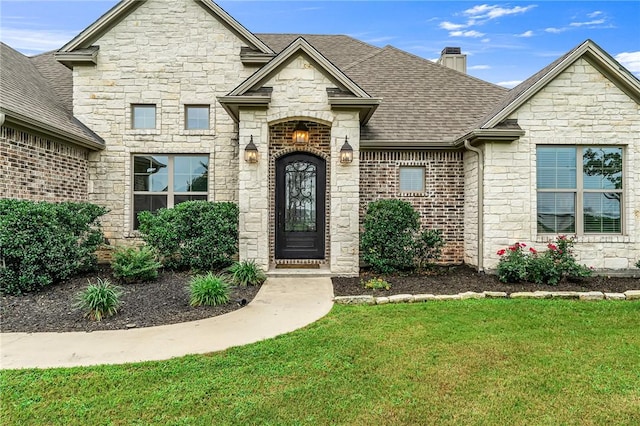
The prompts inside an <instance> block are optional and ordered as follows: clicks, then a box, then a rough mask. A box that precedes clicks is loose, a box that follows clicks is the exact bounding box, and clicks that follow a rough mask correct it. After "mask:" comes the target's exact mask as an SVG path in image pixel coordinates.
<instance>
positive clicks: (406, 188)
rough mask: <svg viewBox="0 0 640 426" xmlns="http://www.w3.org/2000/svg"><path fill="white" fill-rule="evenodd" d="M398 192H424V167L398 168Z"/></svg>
mask: <svg viewBox="0 0 640 426" xmlns="http://www.w3.org/2000/svg"><path fill="white" fill-rule="evenodd" d="M400 192H424V167H400Z"/></svg>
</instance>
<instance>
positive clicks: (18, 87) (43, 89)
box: [0, 43, 104, 149]
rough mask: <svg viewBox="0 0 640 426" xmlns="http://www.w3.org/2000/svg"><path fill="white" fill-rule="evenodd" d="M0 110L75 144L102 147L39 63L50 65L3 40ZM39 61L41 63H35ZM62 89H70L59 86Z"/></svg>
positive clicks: (12, 119)
mask: <svg viewBox="0 0 640 426" xmlns="http://www.w3.org/2000/svg"><path fill="white" fill-rule="evenodd" d="M0 59H1V60H0V63H2V78H1V79H0V111H2V113H3V114H5V115H6V120H7V121H8V122H11V123H15V124H17V125H20V126H24V127H28V128H31V129H35V130H37V131H39V132H42V133H45V134H47V135H51V136H56V137H59V138H64V139H67V140H69V141H71V142H74V143H76V144H79V145H82V146H85V147H88V148H91V149H101V148H103V147H104V141H103V140H102V139H101V138H100V137H99V136H97V135H96V134H95V133H93V132H92V131H91V130H89V129H88V128H87V127H85V126H84V125H83V124H82V123H80V121H78V120H77V119H76V118H74V117H73V115H72V113H71V110H70V109H68V106H69V105H68V99H65V98H64V97H61V96H60V95H59V94H58V93H56V91H54V90H53V89H52V88H51V85H50V84H49V82H48V81H47V79H46V78H45V77H44V76H43V74H41V73H40V71H39V67H41V68H43V67H44V68H47V67H46V66H45V65H43V63H44V62H45V61H43V60H42V58H39V59H36V60H35V61H32V60H30V58H28V57H26V56H24V55H23V54H21V53H19V52H17V51H15V50H13V49H12V48H11V47H9V46H7V45H6V44H4V43H0ZM36 64H38V65H36ZM60 89H61V92H60V93H62V92H65V91H66V90H67V89H69V88H67V89H65V88H63V87H62V86H60Z"/></svg>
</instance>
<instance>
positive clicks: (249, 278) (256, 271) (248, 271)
mask: <svg viewBox="0 0 640 426" xmlns="http://www.w3.org/2000/svg"><path fill="white" fill-rule="evenodd" d="M227 271H228V272H229V274H230V275H229V278H230V279H231V281H232V282H233V283H234V284H235V285H241V286H243V287H246V286H248V285H260V284H262V283H263V282H265V280H266V279H267V276H266V275H265V273H264V272H263V271H262V269H260V267H259V266H258V265H257V264H256V262H255V260H243V261H242V262H235V263H234V264H233V265H231V266H230V267H229V268H228V269H227Z"/></svg>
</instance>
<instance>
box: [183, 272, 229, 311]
mask: <svg viewBox="0 0 640 426" xmlns="http://www.w3.org/2000/svg"><path fill="white" fill-rule="evenodd" d="M189 292H190V294H191V299H190V303H191V306H202V305H204V306H218V305H223V304H225V303H227V302H228V301H229V284H228V283H227V282H226V281H225V278H224V277H222V276H219V275H214V274H213V273H212V272H209V273H207V274H206V275H197V276H195V277H193V278H192V279H191V282H190V283H189Z"/></svg>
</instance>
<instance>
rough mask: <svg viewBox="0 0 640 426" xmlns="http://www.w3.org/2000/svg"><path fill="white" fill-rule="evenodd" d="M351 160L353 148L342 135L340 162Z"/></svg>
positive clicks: (347, 162)
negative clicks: (342, 143)
mask: <svg viewBox="0 0 640 426" xmlns="http://www.w3.org/2000/svg"><path fill="white" fill-rule="evenodd" d="M352 161H353V148H352V147H351V145H349V139H347V137H346V136H345V137H344V145H342V148H340V163H342V164H349V163H350V162H352Z"/></svg>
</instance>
